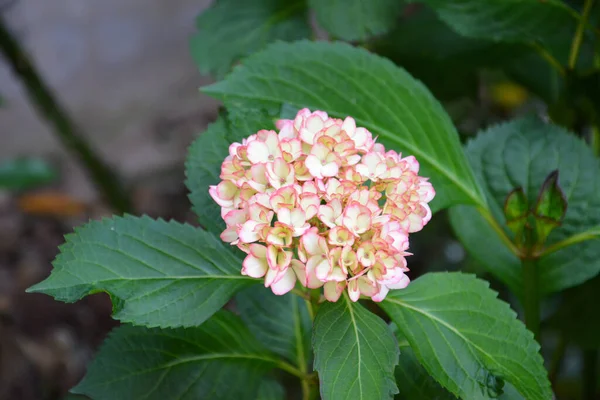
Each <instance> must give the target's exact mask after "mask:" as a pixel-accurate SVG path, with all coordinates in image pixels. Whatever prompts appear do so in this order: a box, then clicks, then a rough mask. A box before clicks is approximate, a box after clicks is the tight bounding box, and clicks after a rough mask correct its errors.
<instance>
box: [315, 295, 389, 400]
mask: <svg viewBox="0 0 600 400" xmlns="http://www.w3.org/2000/svg"><path fill="white" fill-rule="evenodd" d="M313 348H314V352H315V370H317V371H318V372H319V380H320V382H321V397H322V398H323V399H324V400H330V399H335V400H371V399H372V400H382V399H391V398H392V397H393V395H394V394H396V393H398V388H397V387H396V384H395V382H394V367H395V365H396V364H397V363H398V354H399V353H400V351H399V349H398V343H397V342H396V339H395V338H394V335H393V334H392V332H391V330H390V329H388V327H387V325H386V324H385V323H384V322H383V320H382V319H381V318H379V317H378V316H376V315H375V314H372V313H371V312H370V311H368V310H367V309H365V308H364V307H363V306H361V305H360V304H358V303H352V302H351V301H350V299H349V298H348V297H347V296H345V295H344V296H343V297H341V298H340V299H339V300H338V301H337V302H336V303H325V304H323V305H322V306H321V308H320V309H319V311H318V313H317V316H316V318H315V324H314V332H313Z"/></svg>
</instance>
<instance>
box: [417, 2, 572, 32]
mask: <svg viewBox="0 0 600 400" xmlns="http://www.w3.org/2000/svg"><path fill="white" fill-rule="evenodd" d="M420 2H421V3H425V4H427V5H428V6H430V7H431V8H432V9H434V10H435V11H436V12H437V13H438V15H439V16H440V18H441V19H442V20H443V21H444V22H446V23H447V24H448V25H450V26H451V27H452V28H453V29H454V30H455V31H456V32H458V33H460V34H462V35H464V36H469V37H474V38H488V39H492V40H496V41H501V40H503V41H513V42H528V41H535V40H543V39H544V38H545V37H547V36H549V35H552V34H553V33H554V32H555V30H556V27H564V26H574V25H576V24H577V20H578V17H577V14H576V13H575V12H574V11H573V10H572V9H570V8H569V7H568V6H567V5H566V4H564V3H563V2H562V1H560V0H545V1H536V0H508V1H507V0H488V1H480V0H420Z"/></svg>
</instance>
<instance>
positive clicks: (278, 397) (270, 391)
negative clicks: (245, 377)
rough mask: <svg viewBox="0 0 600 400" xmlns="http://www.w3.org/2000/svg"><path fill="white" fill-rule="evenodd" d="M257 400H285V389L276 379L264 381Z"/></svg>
mask: <svg viewBox="0 0 600 400" xmlns="http://www.w3.org/2000/svg"><path fill="white" fill-rule="evenodd" d="M256 400H285V389H284V388H283V386H281V384H280V383H279V382H277V381H276V380H275V379H271V378H268V379H264V380H263V381H262V383H261V384H260V388H259V389H258V395H257V397H256Z"/></svg>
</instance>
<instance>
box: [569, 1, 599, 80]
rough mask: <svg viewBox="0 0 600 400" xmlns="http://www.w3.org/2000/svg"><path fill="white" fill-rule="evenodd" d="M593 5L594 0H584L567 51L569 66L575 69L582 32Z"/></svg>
mask: <svg viewBox="0 0 600 400" xmlns="http://www.w3.org/2000/svg"><path fill="white" fill-rule="evenodd" d="M593 5H594V0H585V3H584V4H583V12H582V13H581V19H580V20H579V24H578V25H577V30H576V31H575V36H574V37H573V43H572V44H571V52H570V53H569V64H568V65H569V68H570V69H575V65H577V57H578V56H579V49H580V48H581V42H582V41H583V33H584V32H585V27H586V25H587V20H588V18H589V16H590V11H591V10H592V6H593Z"/></svg>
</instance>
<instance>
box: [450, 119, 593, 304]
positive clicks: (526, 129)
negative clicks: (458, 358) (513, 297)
mask: <svg viewBox="0 0 600 400" xmlns="http://www.w3.org/2000/svg"><path fill="white" fill-rule="evenodd" d="M467 153H468V155H469V159H470V161H471V165H472V166H473V169H474V170H475V171H478V173H477V175H478V179H479V180H480V182H481V185H482V186H483V187H484V190H485V192H486V193H487V197H488V203H489V205H490V208H491V210H492V212H493V214H494V216H495V218H496V220H497V221H498V222H499V223H500V224H501V225H503V226H504V225H505V221H504V217H503V216H502V213H501V211H500V210H501V207H502V204H503V202H504V199H505V197H506V196H507V195H508V193H510V192H511V191H512V190H513V189H514V188H515V187H518V186H521V187H523V190H524V191H525V194H526V195H527V198H528V201H529V205H530V207H533V205H534V204H535V202H536V197H537V195H538V193H539V190H540V187H541V186H542V184H543V183H544V180H545V179H546V177H547V176H548V174H549V173H550V172H552V171H554V170H558V171H559V185H560V187H561V188H562V190H563V192H564V194H565V196H566V199H567V213H566V215H565V218H564V220H563V221H562V226H560V227H559V228H556V229H554V230H553V231H552V233H551V234H550V236H549V237H548V241H547V246H559V247H560V244H561V243H563V242H564V241H569V240H570V239H572V238H573V237H576V236H581V235H582V232H591V233H592V234H591V235H589V236H586V235H585V234H583V236H585V238H593V237H594V235H593V232H595V231H596V230H599V227H600V196H598V193H600V174H599V173H598V171H600V162H599V161H598V159H597V158H595V157H594V155H593V153H592V151H591V149H590V148H589V147H588V146H587V145H586V144H585V143H584V142H583V141H582V140H580V139H578V138H576V137H575V136H573V135H572V134H570V133H569V132H567V131H565V130H564V129H562V128H559V127H557V126H554V125H549V124H546V123H544V122H542V121H540V120H538V119H536V118H525V119H519V120H515V121H512V122H509V123H506V124H502V125H498V126H495V127H492V128H490V129H488V130H487V131H485V132H483V133H481V134H480V135H479V136H478V137H477V138H476V139H475V140H473V141H471V142H470V143H469V144H468V146H467ZM467 210H468V208H467V207H456V208H454V209H452V210H450V215H451V222H452V225H453V227H454V230H455V232H457V234H458V235H459V237H460V239H461V241H462V243H463V244H464V245H465V246H466V248H467V250H468V251H469V252H471V253H472V254H473V256H474V257H475V258H477V259H478V260H479V261H480V262H481V263H482V265H483V266H484V267H485V268H486V269H487V270H488V271H489V272H490V273H492V274H494V275H495V276H497V277H498V278H499V279H501V280H502V281H504V282H505V283H507V284H509V286H510V287H511V288H512V289H513V290H514V291H515V292H516V293H520V292H521V291H522V287H521V275H520V274H521V270H520V263H519V262H518V260H517V258H516V256H514V255H512V256H507V255H506V250H499V249H500V248H501V247H500V246H499V245H498V239H497V235H496V236H489V235H488V234H487V233H486V231H481V230H478V229H474V228H473V226H482V225H485V224H486V223H485V222H484V221H482V218H481V217H480V216H478V215H477V214H476V212H474V211H467ZM505 230H506V233H507V234H510V233H509V231H508V229H506V228H505ZM538 265H539V271H540V285H541V289H542V291H543V292H544V293H552V292H555V291H558V290H562V289H565V288H567V287H571V286H575V285H578V284H580V283H582V282H584V281H586V280H588V279H590V278H592V277H594V276H595V275H597V274H598V273H599V272H600V246H598V240H585V241H577V243H575V244H573V245H572V246H567V247H564V248H560V249H559V250H558V251H556V252H553V253H551V254H548V255H547V256H544V257H541V258H540V260H539V264H538Z"/></svg>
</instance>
